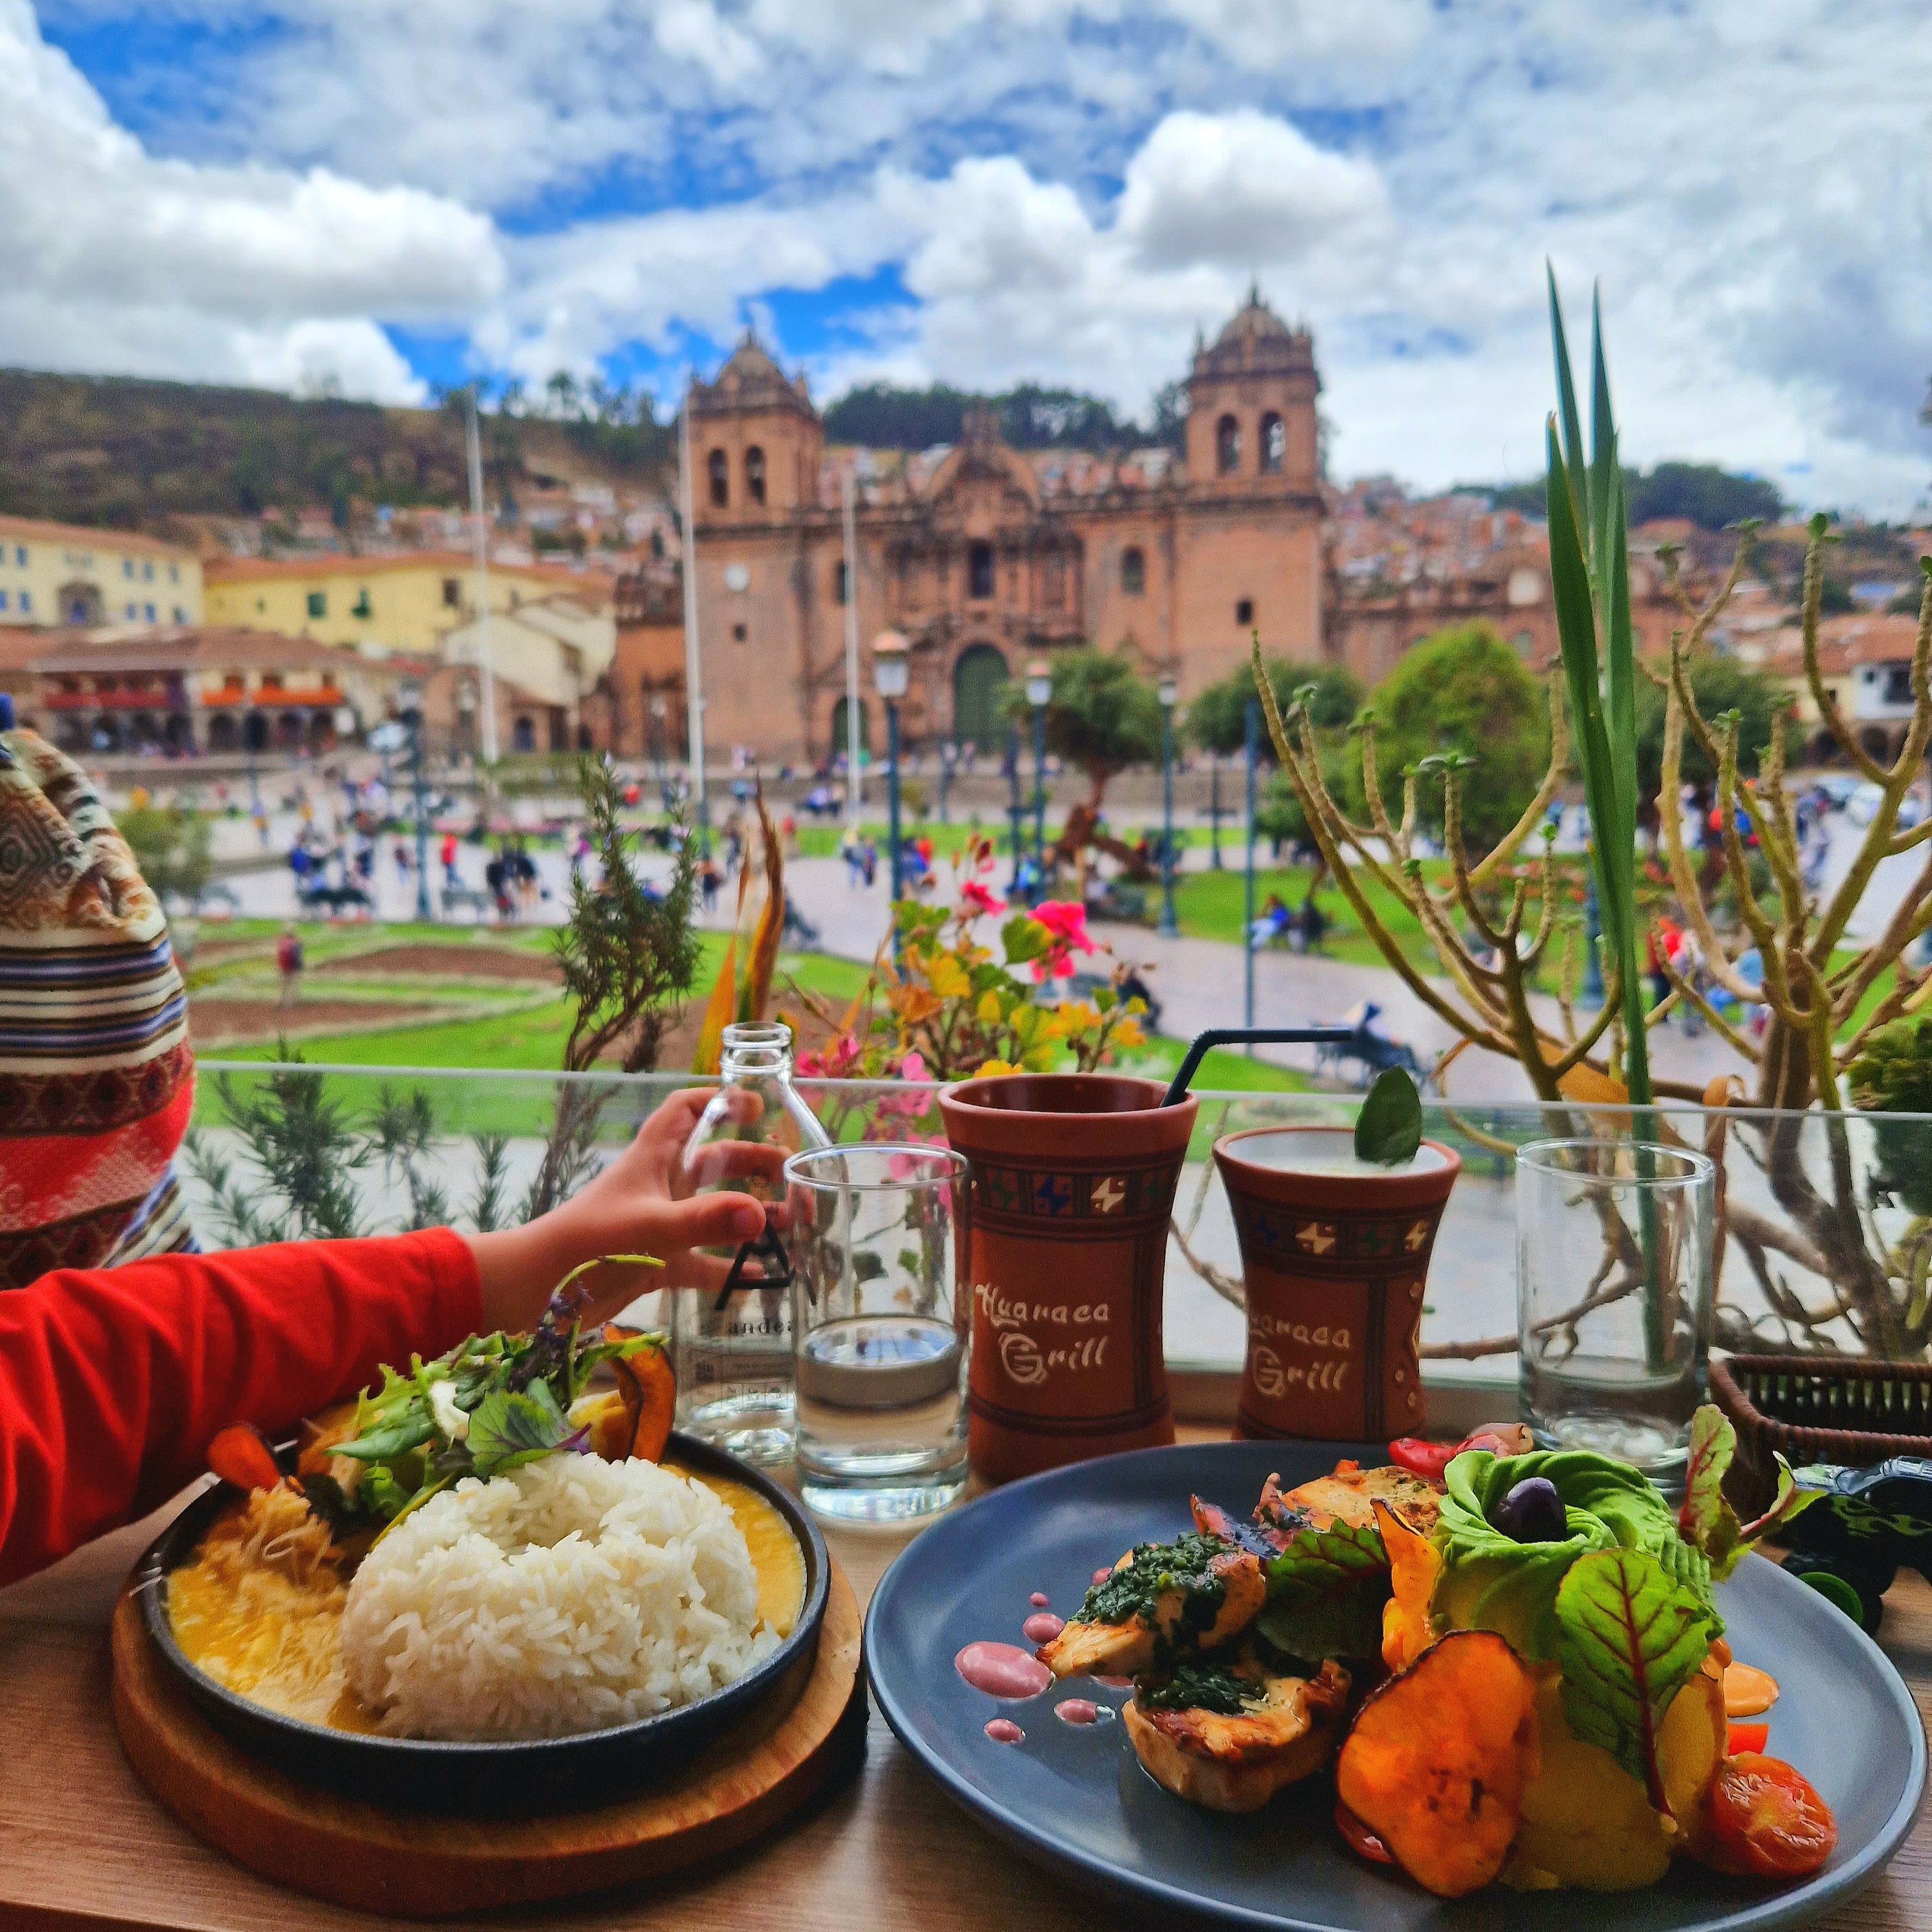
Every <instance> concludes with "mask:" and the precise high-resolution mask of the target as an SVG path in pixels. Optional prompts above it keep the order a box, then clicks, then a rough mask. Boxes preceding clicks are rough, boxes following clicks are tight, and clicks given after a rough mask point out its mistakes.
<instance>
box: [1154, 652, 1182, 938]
mask: <svg viewBox="0 0 1932 1932" xmlns="http://www.w3.org/2000/svg"><path fill="white" fill-rule="evenodd" d="M1157 691H1158V694H1159V696H1160V935H1161V937H1162V938H1163V939H1174V938H1178V937H1179V935H1180V932H1181V922H1180V921H1179V920H1178V919H1176V918H1175V916H1174V706H1175V701H1176V700H1178V698H1179V697H1180V695H1181V688H1180V686H1179V685H1177V684H1176V683H1175V681H1174V679H1172V677H1164V678H1163V679H1161V681H1160V685H1158V687H1157Z"/></svg>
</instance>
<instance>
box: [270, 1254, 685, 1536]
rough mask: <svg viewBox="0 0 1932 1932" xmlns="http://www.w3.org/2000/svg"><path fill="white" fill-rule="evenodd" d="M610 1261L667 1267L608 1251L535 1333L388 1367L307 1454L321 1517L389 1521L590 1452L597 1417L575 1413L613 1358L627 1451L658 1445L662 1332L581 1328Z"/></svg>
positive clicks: (344, 1522) (309, 1490)
mask: <svg viewBox="0 0 1932 1932" xmlns="http://www.w3.org/2000/svg"><path fill="white" fill-rule="evenodd" d="M602 1262H622V1263H628V1264H632V1265H636V1264H645V1265H650V1266H652V1267H655V1266H658V1265H660V1264H658V1262H656V1261H655V1259H654V1258H653V1257H652V1256H649V1255H606V1256H600V1257H599V1258H598V1261H595V1262H588V1263H586V1265H584V1266H583V1267H582V1268H577V1269H574V1270H573V1271H571V1273H570V1274H568V1275H566V1276H565V1277H564V1279H563V1280H562V1282H561V1283H559V1284H558V1286H557V1288H556V1292H554V1293H553V1295H551V1297H550V1301H549V1303H548V1304H547V1306H546V1307H545V1308H544V1312H543V1314H542V1316H541V1318H539V1319H538V1322H537V1325H536V1327H535V1329H534V1330H532V1332H531V1333H530V1334H528V1335H509V1334H503V1333H502V1332H500V1331H499V1332H498V1333H496V1334H489V1335H472V1336H470V1337H468V1338H467V1339H466V1340H464V1341H462V1342H460V1343H458V1345H457V1346H455V1348H454V1349H450V1350H449V1351H448V1352H446V1354H443V1355H439V1356H437V1357H436V1358H435V1359H434V1361H427V1362H426V1361H423V1360H422V1358H421V1357H419V1356H413V1357H412V1358H410V1366H409V1367H408V1369H407V1370H396V1369H394V1368H392V1367H389V1366H388V1365H387V1364H385V1365H384V1367H383V1379H382V1382H381V1385H380V1387H377V1388H373V1389H368V1390H365V1391H364V1392H363V1394H362V1396H361V1397H359V1400H357V1403H356V1412H355V1415H354V1418H353V1421H349V1422H347V1423H346V1424H343V1425H342V1433H341V1436H340V1438H339V1439H333V1440H330V1439H324V1440H323V1441H321V1442H318V1443H317V1444H316V1445H314V1447H313V1448H311V1450H310V1451H308V1452H306V1453H305V1458H304V1460H305V1465H307V1466H305V1469H304V1472H303V1473H302V1478H301V1481H302V1491H303V1493H304V1494H305V1496H307V1497H308V1501H309V1503H310V1505H311V1507H312V1508H314V1510H315V1511H316V1512H317V1514H319V1515H320V1516H322V1517H325V1518H326V1519H327V1520H329V1522H330V1523H332V1525H334V1526H337V1527H338V1528H340V1529H353V1528H360V1527H367V1526H371V1525H374V1526H381V1527H384V1528H386V1527H387V1526H389V1525H390V1524H392V1523H398V1522H400V1521H401V1520H402V1518H403V1517H406V1516H407V1515H408V1514H410V1511H413V1510H416V1509H419V1508H421V1507H422V1505H423V1504H425V1503H426V1502H428V1500H429V1499H430V1498H431V1496H434V1495H436V1494H437V1493H438V1492H439V1491H440V1490H446V1489H448V1488H449V1487H450V1486H451V1485H452V1484H455V1483H457V1482H459V1481H461V1480H462V1478H464V1477H465V1476H476V1477H480V1478H483V1479H484V1480H485V1481H487V1479H488V1478H490V1477H492V1476H497V1475H502V1474H503V1473H504V1472H505V1471H507V1470H510V1469H517V1468H519V1467H520V1466H522V1465H523V1464H525V1463H533V1462H535V1460H537V1459H538V1457H543V1456H548V1455H553V1454H556V1453H557V1452H558V1451H566V1450H582V1449H586V1448H589V1447H590V1446H591V1443H590V1430H589V1424H587V1423H586V1422H583V1421H577V1420H574V1419H573V1417H572V1413H571V1412H572V1410H573V1409H574V1407H575V1406H576V1405H577V1403H578V1401H579V1399H580V1397H583V1394H584V1393H585V1391H586V1388H588V1387H589V1382H590V1380H591V1377H592V1375H593V1374H594V1373H595V1371H596V1370H598V1368H599V1367H601V1366H602V1365H604V1364H610V1366H611V1367H612V1368H613V1370H615V1371H616V1380H617V1385H618V1391H619V1395H620V1396H621V1397H622V1400H623V1403H624V1406H625V1415H626V1421H627V1428H626V1431H625V1453H627V1454H637V1453H640V1442H641V1444H642V1445H643V1448H644V1449H646V1450H647V1451H649V1453H650V1454H652V1455H653V1456H655V1454H657V1453H658V1451H661V1448H662V1446H663V1436H664V1434H665V1433H668V1430H669V1427H670V1406H671V1404H672V1403H673V1401H674V1399H675V1388H674V1385H672V1384H671V1382H670V1368H669V1364H668V1362H667V1360H666V1358H665V1356H664V1337H662V1336H661V1335H659V1334H649V1333H640V1332H636V1331H622V1330H618V1329H615V1328H605V1329H604V1331H602V1333H601V1339H599V1340H595V1341H590V1340H586V1338H585V1337H584V1336H583V1334H582V1332H581V1330H580V1322H579V1313H580V1310H581V1308H582V1306H583V1301H584V1299H585V1294H586V1292H585V1291H584V1290H583V1289H581V1288H580V1287H578V1286H577V1280H578V1277H580V1276H581V1275H583V1274H587V1273H588V1272H589V1270H590V1269H591V1268H595V1267H598V1266H599V1265H601V1263H602ZM332 1433H333V1432H332ZM652 1438H655V1447H654V1448H653V1447H652V1443H651V1439H652ZM338 1458H340V1459H342V1460H340V1461H338V1460H336V1459H338ZM344 1462H346V1463H347V1464H348V1465H350V1467H349V1468H347V1469H344V1466H343V1465H344ZM318 1463H326V1466H321V1467H318V1466H314V1465H316V1464H318Z"/></svg>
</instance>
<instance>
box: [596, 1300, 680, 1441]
mask: <svg viewBox="0 0 1932 1932" xmlns="http://www.w3.org/2000/svg"><path fill="white" fill-rule="evenodd" d="M630 1332H631V1331H628V1330H625V1329H619V1328H606V1329H605V1330H604V1334H605V1336H606V1337H607V1339H609V1340H611V1341H613V1342H614V1341H619V1340H622V1339H624V1337H625V1336H626V1335H627V1334H629V1333H630ZM610 1367H611V1368H612V1370H613V1371H614V1372H615V1373H616V1378H617V1392H618V1394H619V1395H621V1396H622V1397H623V1399H624V1409H625V1414H626V1415H628V1417H629V1418H630V1430H629V1434H628V1438H627V1446H626V1448H625V1452H624V1453H625V1454H626V1455H628V1456H631V1457H635V1458H637V1460H639V1461H640V1462H645V1463H655V1462H656V1461H658V1459H659V1458H660V1457H662V1455H663V1454H664V1445H665V1444H666V1443H667V1442H669V1441H670V1428H671V1424H672V1422H673V1420H674V1419H675V1418H676V1414H677V1377H676V1375H675V1374H674V1373H673V1371H672V1369H671V1365H670V1356H669V1355H667V1353H666V1352H664V1350H663V1349H661V1348H656V1347H652V1348H649V1349H639V1350H638V1351H637V1353H636V1354H635V1355H613V1357H612V1358H610Z"/></svg>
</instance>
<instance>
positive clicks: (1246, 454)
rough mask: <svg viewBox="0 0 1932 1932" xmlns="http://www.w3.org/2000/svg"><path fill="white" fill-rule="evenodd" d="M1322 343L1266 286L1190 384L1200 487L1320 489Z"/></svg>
mask: <svg viewBox="0 0 1932 1932" xmlns="http://www.w3.org/2000/svg"><path fill="white" fill-rule="evenodd" d="M1321 387H1322V384H1321V380H1320V378H1319V377H1317V376H1316V373H1315V345H1314V343H1313V341H1312V340H1311V339H1310V336H1309V334H1308V332H1307V329H1301V328H1297V329H1291V328H1290V327H1289V326H1288V324H1287V323H1285V322H1283V320H1282V319H1281V317H1280V316H1278V315H1277V314H1275V312H1274V310H1273V309H1271V308H1269V307H1268V304H1267V303H1266V302H1264V301H1263V300H1262V292H1261V289H1260V287H1259V285H1256V287H1253V288H1251V289H1250V291H1249V293H1248V299H1247V302H1246V303H1245V304H1244V305H1243V307H1242V308H1241V310H1240V311H1239V312H1238V314H1236V315H1235V317H1234V319H1233V320H1232V321H1231V322H1230V323H1229V324H1228V326H1227V327H1226V328H1225V329H1223V330H1222V332H1221V333H1220V335H1219V336H1217V338H1215V341H1214V346H1213V347H1211V348H1210V347H1208V345H1207V344H1205V342H1197V344H1196V347H1195V351H1194V367H1193V371H1192V372H1191V373H1190V375H1189V377H1188V379H1187V480H1188V481H1189V482H1190V483H1191V484H1194V485H1195V486H1196V487H1204V486H1205V487H1211V488H1214V489H1217V490H1239V491H1243V492H1254V493H1259V494H1264V495H1272V494H1275V493H1280V494H1283V495H1289V494H1296V495H1299V494H1304V493H1308V492H1310V491H1312V490H1313V489H1314V488H1315V487H1316V480H1317V478H1316V470H1317V461H1318V459H1317V457H1316V422H1315V398H1316V395H1318V394H1319V392H1320V391H1321Z"/></svg>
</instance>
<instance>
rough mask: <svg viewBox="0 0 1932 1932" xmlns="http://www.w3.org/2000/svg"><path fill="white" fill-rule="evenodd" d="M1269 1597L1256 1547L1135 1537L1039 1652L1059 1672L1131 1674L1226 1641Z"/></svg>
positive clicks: (1207, 1540) (1065, 1674)
mask: <svg viewBox="0 0 1932 1932" xmlns="http://www.w3.org/2000/svg"><path fill="white" fill-rule="evenodd" d="M1267 1601H1268V1580H1267V1579H1266V1578H1265V1577H1263V1576H1262V1566H1261V1561H1260V1559H1259V1557H1257V1556H1256V1555H1255V1553H1254V1552H1253V1551H1252V1550H1238V1549H1235V1548H1233V1547H1230V1546H1229V1544H1226V1543H1224V1542H1223V1541H1221V1540H1220V1538H1217V1537H1211V1536H1201V1535H1195V1536H1185V1537H1183V1538H1181V1539H1180V1540H1179V1541H1178V1542H1174V1543H1143V1544H1136V1546H1135V1547H1134V1548H1133V1550H1130V1551H1129V1552H1128V1553H1127V1555H1126V1556H1124V1557H1122V1558H1121V1560H1120V1562H1118V1563H1117V1564H1115V1565H1114V1568H1113V1570H1112V1573H1111V1574H1109V1577H1108V1578H1107V1580H1106V1582H1105V1583H1100V1584H1097V1585H1096V1586H1095V1587H1094V1589H1091V1590H1090V1591H1088V1593H1087V1601H1086V1602H1085V1604H1082V1606H1081V1610H1082V1615H1081V1616H1080V1617H1079V1618H1078V1619H1076V1620H1075V1621H1074V1622H1072V1623H1070V1624H1069V1625H1067V1627H1066V1628H1065V1629H1064V1630H1063V1631H1061V1633H1060V1634H1059V1635H1058V1637H1055V1638H1053V1639H1052V1640H1050V1641H1049V1642H1048V1643H1043V1644H1042V1645H1041V1646H1040V1649H1039V1650H1038V1651H1037V1652H1036V1653H1035V1655H1037V1656H1038V1658H1039V1659H1040V1662H1041V1663H1043V1664H1045V1665H1046V1667H1047V1668H1048V1670H1051V1671H1052V1673H1053V1674H1054V1676H1056V1677H1133V1676H1138V1675H1139V1673H1141V1672H1142V1671H1143V1670H1147V1669H1148V1668H1149V1667H1151V1665H1152V1664H1154V1661H1156V1659H1157V1658H1159V1657H1160V1656H1162V1655H1164V1654H1166V1653H1169V1652H1172V1651H1174V1650H1176V1649H1183V1648H1186V1649H1199V1650H1214V1649H1218V1648H1219V1647H1220V1646H1222V1645H1223V1644H1226V1643H1229V1641H1231V1640H1232V1639H1233V1638H1235V1637H1238V1636H1239V1635H1240V1634H1241V1632H1242V1631H1244V1630H1246V1629H1247V1627H1248V1625H1250V1624H1251V1623H1253V1622H1254V1620H1255V1619H1256V1617H1258V1616H1260V1614H1261V1612H1262V1605H1263V1604H1265V1603H1266V1602H1267Z"/></svg>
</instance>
